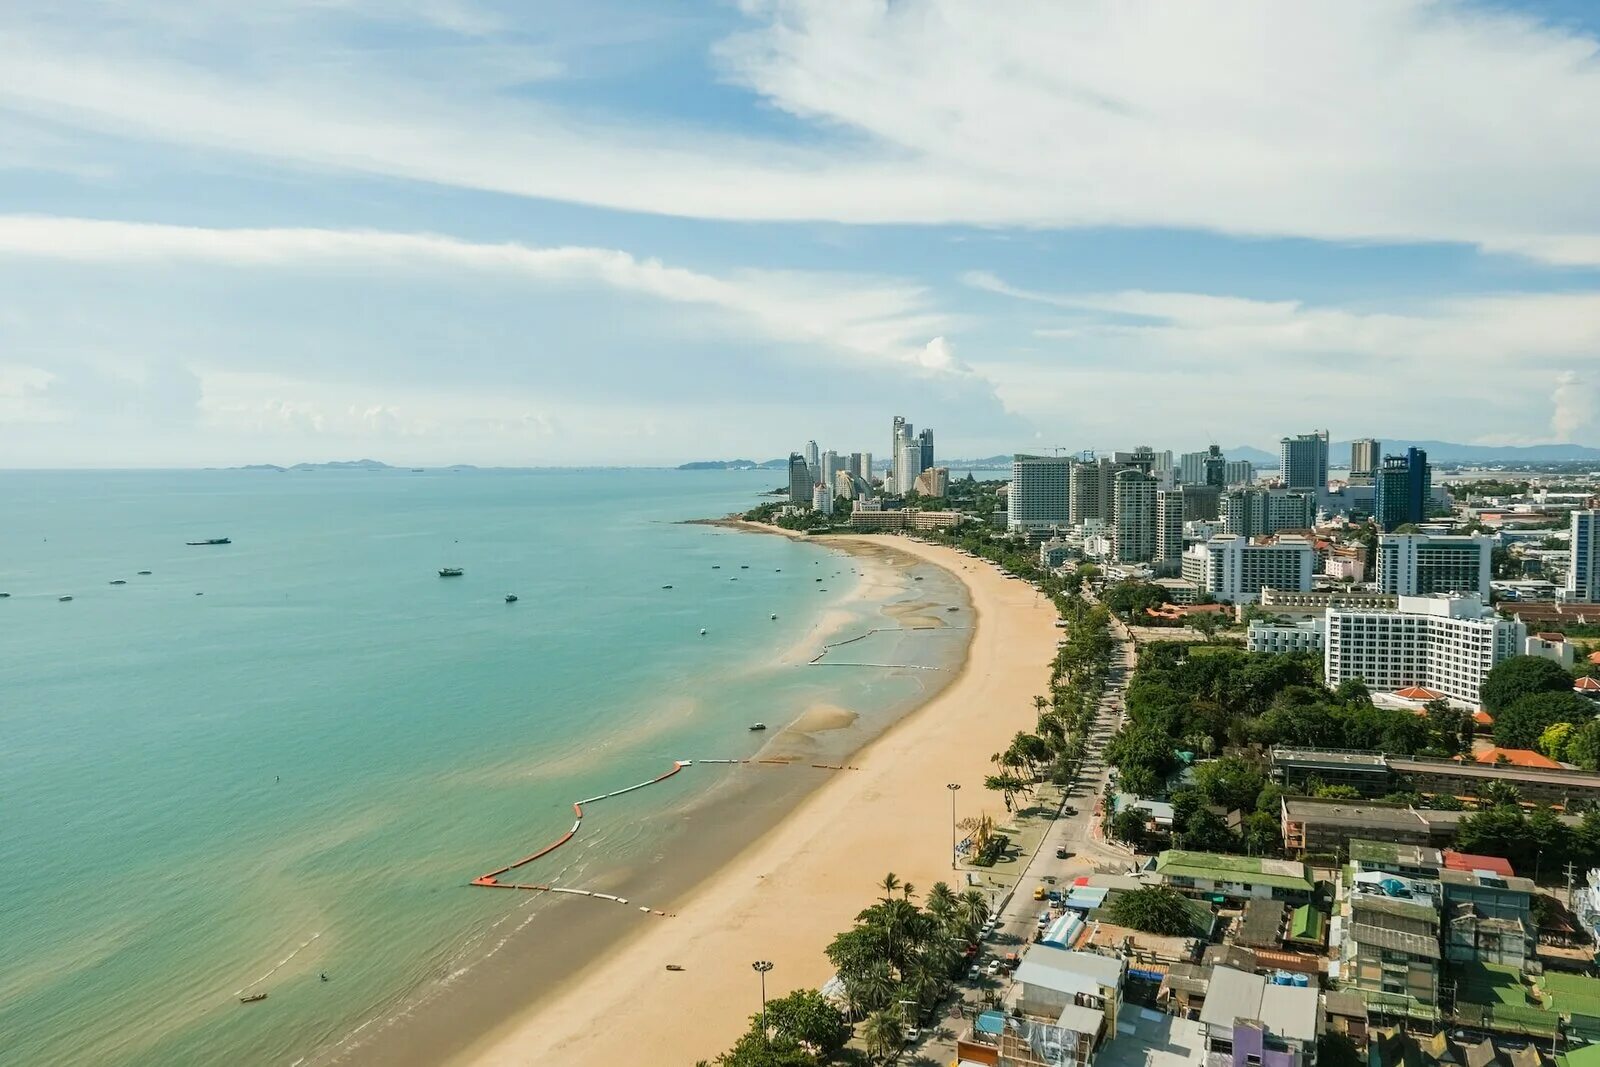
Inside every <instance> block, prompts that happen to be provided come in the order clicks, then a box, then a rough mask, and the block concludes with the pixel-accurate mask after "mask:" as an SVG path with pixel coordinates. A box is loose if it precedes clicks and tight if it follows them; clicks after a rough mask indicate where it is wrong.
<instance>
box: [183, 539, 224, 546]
mask: <svg viewBox="0 0 1600 1067" xmlns="http://www.w3.org/2000/svg"><path fill="white" fill-rule="evenodd" d="M184 544H186V545H190V546H195V545H231V544H233V538H231V537H208V538H206V539H205V540H204V541H185V542H184Z"/></svg>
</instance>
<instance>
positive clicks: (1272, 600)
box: [1261, 586, 1400, 620]
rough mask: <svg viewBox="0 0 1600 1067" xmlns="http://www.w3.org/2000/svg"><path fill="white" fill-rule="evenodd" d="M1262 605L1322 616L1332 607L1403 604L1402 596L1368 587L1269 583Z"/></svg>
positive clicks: (1292, 614) (1298, 615)
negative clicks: (1278, 585)
mask: <svg viewBox="0 0 1600 1067" xmlns="http://www.w3.org/2000/svg"><path fill="white" fill-rule="evenodd" d="M1261 606H1262V607H1263V608H1267V609H1269V610H1271V612H1272V613H1273V614H1274V615H1282V616H1285V617H1288V618H1307V619H1309V618H1316V619H1319V620H1320V619H1321V618H1322V616H1323V614H1324V613H1325V612H1327V610H1328V609H1329V608H1379V609H1385V608H1387V609H1390V610H1392V609H1394V608H1397V607H1399V606H1400V598H1399V597H1397V596H1393V595H1391V594H1388V593H1373V592H1369V591H1367V590H1364V589H1315V590H1312V589H1277V588H1274V587H1272V586H1267V587H1264V588H1263V589H1262V590H1261Z"/></svg>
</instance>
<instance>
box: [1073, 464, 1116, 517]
mask: <svg viewBox="0 0 1600 1067" xmlns="http://www.w3.org/2000/svg"><path fill="white" fill-rule="evenodd" d="M1115 473H1116V465H1115V464H1114V463H1113V462H1112V461H1111V460H1109V459H1094V458H1091V457H1090V456H1088V455H1085V457H1084V458H1083V459H1080V460H1077V461H1076V462H1074V463H1073V464H1072V519H1071V522H1072V525H1074V526H1081V525H1083V524H1084V523H1086V522H1110V521H1111V520H1112V517H1113V516H1112V512H1113V508H1114V507H1115V504H1116V488H1115V486H1114V485H1113V484H1112V481H1111V476H1112V475H1113V474H1115Z"/></svg>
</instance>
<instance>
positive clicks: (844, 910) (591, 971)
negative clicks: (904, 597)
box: [457, 537, 1058, 1067]
mask: <svg viewBox="0 0 1600 1067" xmlns="http://www.w3.org/2000/svg"><path fill="white" fill-rule="evenodd" d="M852 542H859V543H861V544H870V545H874V546H883V545H892V546H894V547H896V548H899V549H901V550H902V551H905V552H907V553H908V554H910V555H913V556H915V557H917V558H918V559H920V560H923V561H925V562H928V563H933V564H936V565H938V566H941V567H944V568H945V569H946V570H949V571H950V572H951V573H953V574H955V575H956V576H957V577H958V578H960V579H961V580H962V581H963V583H964V584H965V585H966V586H967V590H968V595H969V596H970V597H971V600H972V605H973V611H972V615H973V616H974V618H969V619H967V620H966V622H967V624H969V625H974V626H975V627H976V629H975V631H974V633H973V634H972V643H971V645H970V647H969V650H968V655H967V660H966V663H965V665H964V667H963V669H962V671H961V673H960V675H959V676H958V677H957V678H956V679H955V680H954V682H952V683H951V684H950V685H949V686H948V687H947V688H945V689H944V690H943V691H942V692H940V693H939V695H938V696H936V697H934V699H933V700H931V701H930V702H929V703H928V704H926V705H924V706H923V707H922V708H919V709H918V710H916V711H914V712H912V713H911V714H910V715H908V716H906V717H905V718H904V719H903V720H901V721H900V722H899V723H898V724H897V725H895V726H894V727H893V728H891V729H890V730H889V731H888V732H887V733H886V734H884V736H882V737H881V738H879V739H878V740H876V741H874V742H873V743H872V744H870V745H869V746H867V747H866V748H865V749H863V750H862V751H861V753H859V754H858V755H857V756H856V757H855V759H854V760H853V761H852V762H853V763H854V764H855V765H856V766H858V767H860V768H861V769H860V770H859V771H854V772H849V773H842V774H840V775H839V776H838V777H836V778H833V779H831V780H830V781H828V782H827V784H825V785H823V786H822V787H821V788H820V789H818V790H816V791H815V792H814V793H812V794H811V795H810V796H808V797H807V798H806V799H805V800H804V801H803V802H802V803H801V804H800V805H799V806H798V807H797V808H796V809H795V810H794V811H793V812H792V813H791V814H789V815H788V816H787V817H785V818H784V819H783V820H782V821H781V822H780V823H779V824H778V825H777V826H776V827H775V828H774V829H773V830H772V831H770V832H769V833H767V834H765V835H764V836H762V837H761V838H760V839H758V840H757V841H755V842H754V843H753V844H751V845H750V846H749V847H748V848H746V849H745V850H743V851H742V852H741V853H739V854H738V855H737V856H736V857H735V858H734V859H733V860H732V861H731V862H729V863H728V864H727V865H726V866H724V867H722V868H721V869H720V870H718V871H716V872H715V873H714V874H712V875H711V876H710V877H709V878H707V879H706V880H705V881H703V882H701V883H700V884H699V886H697V887H696V888H695V890H694V891H693V892H692V893H691V894H690V895H689V896H688V897H687V898H686V899H683V900H680V901H678V902H676V904H675V905H674V906H673V909H672V910H674V911H675V912H676V913H677V914H676V917H675V918H672V919H670V920H667V921H663V922H660V923H657V924H654V925H650V926H647V927H641V929H640V931H639V933H638V936H636V937H634V938H633V939H632V940H630V941H628V942H626V943H624V944H623V945H622V946H621V947H620V948H618V949H616V950H614V951H611V952H609V953H607V954H606V955H605V956H604V957H602V958H601V959H598V960H596V961H594V962H593V963H591V964H590V965H589V966H587V967H585V968H582V969H581V970H577V971H575V973H574V976H573V979H572V980H571V981H570V982H568V983H567V984H565V985H563V986H562V987H560V988H558V989H557V990H555V991H554V992H552V993H551V994H549V995H548V996H545V997H542V998H540V999H539V1001H538V1002H537V1003H535V1004H533V1005H532V1006H531V1007H530V1008H529V1010H528V1011H527V1012H526V1013H524V1014H522V1015H521V1016H519V1017H517V1018H514V1019H513V1020H511V1022H509V1023H508V1024H507V1025H505V1026H503V1027H501V1028H499V1029H498V1030H497V1031H495V1032H493V1033H491V1034H489V1035H487V1036H486V1037H484V1038H483V1039H482V1040H481V1041H479V1042H478V1043H477V1044H476V1045H474V1046H472V1047H471V1048H469V1049H468V1050H467V1051H466V1052H465V1053H464V1054H463V1055H461V1056H459V1057H457V1062H460V1063H472V1064H480V1065H494V1067H499V1065H510V1064H518V1065H520V1064H528V1063H535V1062H541V1063H548V1062H559V1063H570V1064H617V1063H631V1062H642V1061H640V1060H639V1056H640V1055H641V1052H642V1050H645V1049H648V1050H649V1054H648V1062H651V1063H660V1064H692V1063H694V1061H695V1060H697V1059H702V1058H709V1057H711V1056H714V1055H715V1054H716V1053H718V1052H720V1051H722V1050H723V1049H725V1048H726V1047H727V1046H728V1045H730V1044H731V1043H732V1042H733V1041H734V1039H735V1038H737V1036H738V1035H739V1034H740V1033H741V1032H742V1031H743V1030H744V1027H745V1025H746V1019H747V1016H748V1014H749V1013H750V1012H753V1011H755V1010H757V1009H758V1008H759V1006H760V1004H759V991H758V987H757V984H756V976H755V975H754V973H753V972H752V971H751V968H750V963H751V961H753V960H757V959H767V960H771V961H773V963H774V964H775V967H774V969H773V970H772V972H771V973H770V974H769V975H768V976H767V991H768V995H769V996H772V995H782V994H783V993H785V992H787V991H788V990H790V989H793V988H797V987H801V986H813V987H814V986H817V985H819V984H821V983H822V982H823V981H825V980H826V979H827V978H828V976H829V975H830V974H831V973H832V968H831V967H830V966H829V964H828V960H827V957H825V956H824V955H823V953H822V950H823V947H824V946H825V945H826V944H827V942H828V941H829V939H831V938H832V936H833V935H834V934H835V933H837V932H838V931H839V930H842V929H844V928H845V927H847V926H848V925H849V924H850V921H851V919H852V918H853V917H854V916H855V914H856V913H857V912H859V911H860V910H861V909H862V908H863V907H864V906H866V904H868V903H869V902H870V901H871V899H872V896H873V886H874V883H875V882H876V881H877V880H878V879H879V878H881V877H882V876H883V874H884V872H885V871H889V870H892V871H894V872H895V873H896V874H897V875H899V876H900V877H901V878H902V879H904V880H907V881H910V882H912V883H913V884H915V885H916V886H918V887H919V888H920V889H923V890H926V889H927V887H928V886H930V885H932V884H933V882H935V881H937V880H940V879H944V880H947V881H948V880H950V879H951V877H952V874H953V872H952V871H951V870H950V859H949V857H950V795H949V792H948V791H947V790H946V789H945V783H947V782H959V783H961V785H962V789H961V791H960V793H959V794H958V798H957V799H958V809H959V814H961V815H963V816H964V815H970V814H975V813H976V812H977V810H978V809H979V808H980V807H981V808H982V809H984V810H988V811H990V812H992V813H995V814H997V815H999V814H1002V813H1003V810H1004V809H1003V807H1002V805H1001V802H1000V798H999V797H998V796H997V795H994V794H990V793H988V792H986V791H985V790H984V789H983V787H982V782H983V777H984V775H985V774H986V773H988V770H989V764H988V756H989V753H991V752H994V751H998V750H1000V749H1002V748H1004V747H1005V745H1006V744H1007V743H1008V742H1009V740H1010V738H1011V736H1012V735H1013V734H1015V733H1016V731H1018V730H1021V729H1027V728H1030V727H1031V726H1032V724H1033V720H1034V710H1033V703H1032V700H1033V697H1034V695H1035V694H1043V693H1045V692H1047V683H1048V680H1049V662H1050V659H1051V657H1052V656H1053V655H1054V652H1055V644H1056V638H1057V637H1058V631H1057V630H1056V629H1055V627H1054V625H1053V623H1054V621H1055V617H1056V616H1055V611H1054V608H1053V607H1052V605H1051V604H1050V603H1049V602H1048V601H1047V600H1045V599H1044V598H1043V597H1041V596H1039V594H1038V593H1037V592H1036V591H1035V590H1034V589H1033V587H1032V586H1030V585H1028V584H1026V583H1024V582H1020V581H1017V580H1014V579H1007V578H1003V577H1001V576H1000V574H999V573H998V572H997V571H996V570H995V569H994V568H993V567H991V566H989V565H988V564H987V563H983V562H980V561H976V560H972V559H970V558H968V557H966V556H963V555H961V554H960V553H958V552H955V551H953V550H951V549H947V548H943V547H940V546H936V545H927V544H922V543H919V542H914V541H908V540H906V539H903V538H898V537H894V538H889V537H829V538H828V539H827V543H828V544H830V545H838V546H839V547H841V548H846V547H849V545H850V544H851V543H852ZM668 963H675V964H679V965H681V966H682V967H683V968H684V970H683V972H681V973H673V972H668V971H667V970H666V969H665V968H666V964H668Z"/></svg>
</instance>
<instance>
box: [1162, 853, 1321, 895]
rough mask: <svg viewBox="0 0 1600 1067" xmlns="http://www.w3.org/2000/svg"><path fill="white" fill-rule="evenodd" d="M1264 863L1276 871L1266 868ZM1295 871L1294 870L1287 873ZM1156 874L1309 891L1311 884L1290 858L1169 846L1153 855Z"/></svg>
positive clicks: (1311, 887) (1309, 879)
mask: <svg viewBox="0 0 1600 1067" xmlns="http://www.w3.org/2000/svg"><path fill="white" fill-rule="evenodd" d="M1267 863H1271V864H1273V866H1274V867H1276V868H1277V870H1273V871H1268V870H1266V869H1265V865H1266V864H1267ZM1290 872H1295V873H1290ZM1156 873H1158V874H1162V875H1167V876H1171V875H1177V876H1179V877H1183V878H1205V879H1209V880H1211V881H1214V882H1251V883H1253V884H1255V885H1266V886H1272V887H1273V888H1276V889H1298V890H1302V891H1304V892H1307V893H1309V892H1311V891H1312V889H1313V888H1314V886H1313V885H1312V884H1311V877H1310V875H1309V874H1307V873H1306V865H1305V864H1303V863H1296V862H1294V861H1292V860H1262V859H1261V858H1260V857H1257V856H1225V855H1222V854H1221V853H1217V852H1183V851H1180V850H1178V849H1168V850H1167V851H1165V852H1163V853H1161V854H1160V855H1159V856H1157V857H1156Z"/></svg>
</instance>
